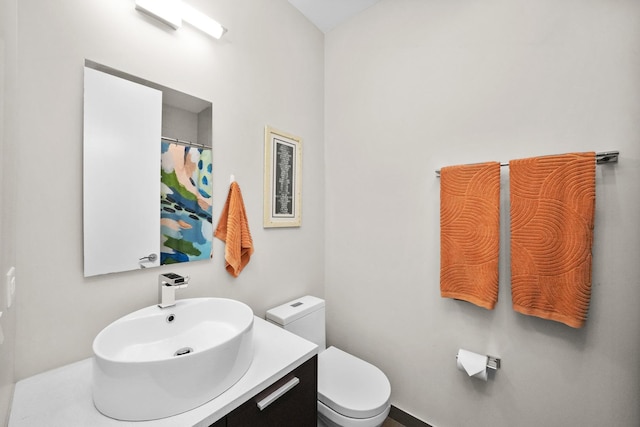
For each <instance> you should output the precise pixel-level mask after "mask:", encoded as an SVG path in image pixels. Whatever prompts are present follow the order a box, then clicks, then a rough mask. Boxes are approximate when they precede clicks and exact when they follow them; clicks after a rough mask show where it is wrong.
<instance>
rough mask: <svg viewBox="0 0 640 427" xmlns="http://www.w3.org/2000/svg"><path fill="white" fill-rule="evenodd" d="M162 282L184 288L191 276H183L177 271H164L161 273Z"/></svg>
mask: <svg viewBox="0 0 640 427" xmlns="http://www.w3.org/2000/svg"><path fill="white" fill-rule="evenodd" d="M160 282H161V283H162V284H165V285H166V286H173V287H177V288H182V287H186V286H187V284H188V283H189V276H181V275H179V274H176V273H164V274H161V275H160Z"/></svg>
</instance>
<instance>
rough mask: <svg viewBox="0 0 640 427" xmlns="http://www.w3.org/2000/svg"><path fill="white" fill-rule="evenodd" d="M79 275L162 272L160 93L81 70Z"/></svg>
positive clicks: (89, 70)
mask: <svg viewBox="0 0 640 427" xmlns="http://www.w3.org/2000/svg"><path fill="white" fill-rule="evenodd" d="M84 85H85V86H84V152H83V157H84V167H83V172H84V179H83V193H84V196H83V209H84V212H83V214H84V275H85V276H86V277H88V276H94V275H97V274H106V273H115V272H118V271H128V270H136V269H139V268H142V267H143V266H144V267H150V266H152V265H160V264H159V261H155V262H152V261H150V262H148V263H146V264H144V265H141V264H140V258H142V257H146V256H148V255H150V254H152V253H153V254H156V255H159V254H160V152H161V150H160V137H161V135H160V132H161V127H162V92H160V91H159V90H156V89H152V88H150V87H147V86H143V85H141V84H137V83H134V82H131V81H129V80H125V79H122V78H119V77H115V76H112V75H110V74H107V73H103V72H101V71H97V70H94V69H92V68H88V67H85V69H84Z"/></svg>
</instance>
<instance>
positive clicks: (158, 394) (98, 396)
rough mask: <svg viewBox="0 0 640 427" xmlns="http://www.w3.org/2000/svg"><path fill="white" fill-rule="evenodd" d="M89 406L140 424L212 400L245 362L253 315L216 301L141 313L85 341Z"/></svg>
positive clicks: (249, 358)
mask: <svg viewBox="0 0 640 427" xmlns="http://www.w3.org/2000/svg"><path fill="white" fill-rule="evenodd" d="M93 353H94V357H93V360H94V362H93V384H92V386H93V401H94V404H95V406H96V408H97V409H98V410H99V411H100V412H101V413H103V414H104V415H106V416H108V417H111V418H115V419H118V420H127V421H142V420H153V419H158V418H164V417H168V416H171V415H176V414H179V413H181V412H185V411H188V410H190V409H193V408H195V407H197V406H200V405H202V404H203V403H206V402H208V401H209V400H211V399H213V398H215V397H216V396H219V395H220V394H221V393H223V392H224V391H225V390H227V389H228V388H229V387H231V386H232V385H233V384H235V383H236V382H237V381H238V380H239V379H240V378H242V376H243V375H244V374H245V373H246V372H247V369H249V365H251V361H252V359H253V311H252V310H251V308H249V307H248V306H247V305H246V304H243V303H241V302H239V301H234V300H230V299H223V298H192V299H183V300H179V301H178V302H177V303H176V305H175V306H173V307H168V308H159V307H158V306H155V305H154V306H151V307H146V308H143V309H141V310H138V311H135V312H133V313H131V314H128V315H126V316H124V317H122V318H120V319H118V320H116V321H115V322H113V323H111V324H110V325H109V326H107V327H106V328H104V329H103V330H102V331H101V332H100V333H99V334H98V335H97V336H96V338H95V340H94V341H93Z"/></svg>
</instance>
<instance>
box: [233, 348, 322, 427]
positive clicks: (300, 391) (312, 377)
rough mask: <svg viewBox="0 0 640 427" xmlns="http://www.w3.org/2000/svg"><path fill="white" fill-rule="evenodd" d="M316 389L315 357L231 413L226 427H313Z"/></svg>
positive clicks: (316, 363)
mask: <svg viewBox="0 0 640 427" xmlns="http://www.w3.org/2000/svg"><path fill="white" fill-rule="evenodd" d="M296 379H297V380H296ZM292 384H293V385H292ZM317 390H318V358H317V356H314V357H313V358H312V359H310V360H308V361H307V362H305V363H304V364H302V365H301V366H300V367H298V368H297V369H294V370H293V371H292V372H291V373H289V374H287V375H285V376H284V377H282V378H281V379H280V380H278V381H276V382H275V383H274V384H273V385H272V386H270V387H267V389H266V390H264V391H263V392H261V393H259V394H258V395H256V396H254V397H253V398H252V399H249V401H247V402H246V403H244V404H243V405H242V406H240V407H239V408H238V409H236V410H235V411H233V412H232V413H230V414H229V415H228V416H227V427H316V423H317V422H316V418H317V393H318V392H317ZM259 405H260V406H262V409H260V407H259Z"/></svg>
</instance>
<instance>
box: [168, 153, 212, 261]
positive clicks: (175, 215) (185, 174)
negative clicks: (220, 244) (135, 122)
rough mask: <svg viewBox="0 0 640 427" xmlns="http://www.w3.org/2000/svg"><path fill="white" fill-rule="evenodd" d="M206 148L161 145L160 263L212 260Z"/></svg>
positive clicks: (209, 180)
mask: <svg viewBox="0 0 640 427" xmlns="http://www.w3.org/2000/svg"><path fill="white" fill-rule="evenodd" d="M212 167H213V165H212V158H211V150H210V149H201V148H194V147H186V146H182V145H177V144H170V143H166V142H162V167H161V182H162V185H161V188H162V190H161V199H160V203H161V204H160V213H161V215H160V217H161V220H160V224H161V239H162V240H161V252H160V264H163V265H164V264H175V263H180V262H188V261H197V260H204V259H210V258H211V257H212V255H213V254H212V245H211V240H212V237H213V225H212V218H211V217H212V207H213V200H212V186H211V176H212Z"/></svg>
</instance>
